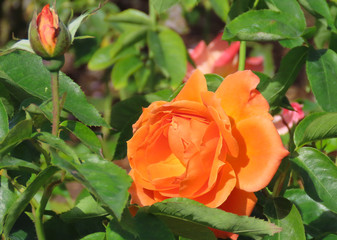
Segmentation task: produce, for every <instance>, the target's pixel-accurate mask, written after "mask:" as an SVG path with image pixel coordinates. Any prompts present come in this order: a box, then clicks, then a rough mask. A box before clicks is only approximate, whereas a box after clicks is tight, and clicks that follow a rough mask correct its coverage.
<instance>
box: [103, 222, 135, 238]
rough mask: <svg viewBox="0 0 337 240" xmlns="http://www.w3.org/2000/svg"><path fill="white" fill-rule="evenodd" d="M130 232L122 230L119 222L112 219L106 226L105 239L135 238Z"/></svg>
mask: <svg viewBox="0 0 337 240" xmlns="http://www.w3.org/2000/svg"><path fill="white" fill-rule="evenodd" d="M136 239H137V238H136V237H134V236H133V235H132V234H131V233H129V232H127V231H126V230H124V229H123V228H122V227H121V226H120V224H119V223H118V222H116V221H114V220H112V221H111V222H110V223H109V225H108V226H107V228H106V240H136Z"/></svg>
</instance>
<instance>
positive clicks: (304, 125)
mask: <svg viewBox="0 0 337 240" xmlns="http://www.w3.org/2000/svg"><path fill="white" fill-rule="evenodd" d="M327 138H337V113H327V112H319V113H312V114H310V115H309V116H307V117H305V118H304V119H303V120H302V121H301V122H300V123H299V124H298V126H297V127H296V129H295V133H294V142H295V145H296V146H297V147H301V146H303V145H304V144H306V143H309V142H314V141H318V140H322V139H327Z"/></svg>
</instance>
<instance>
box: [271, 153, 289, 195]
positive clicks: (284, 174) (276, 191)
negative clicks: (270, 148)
mask: <svg viewBox="0 0 337 240" xmlns="http://www.w3.org/2000/svg"><path fill="white" fill-rule="evenodd" d="M284 160H286V159H284ZM289 169H290V163H289V162H288V163H287V166H286V167H285V169H284V171H282V172H281V173H280V176H279V177H278V178H277V180H276V182H275V185H274V188H273V197H278V196H279V195H280V193H281V191H282V188H283V185H284V181H285V180H286V178H287V174H288V171H289Z"/></svg>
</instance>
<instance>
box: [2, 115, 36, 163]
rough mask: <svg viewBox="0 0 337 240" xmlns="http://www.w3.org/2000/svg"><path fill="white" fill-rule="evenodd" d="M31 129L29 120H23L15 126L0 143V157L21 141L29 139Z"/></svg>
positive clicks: (31, 125) (31, 124)
mask: <svg viewBox="0 0 337 240" xmlns="http://www.w3.org/2000/svg"><path fill="white" fill-rule="evenodd" d="M32 127H33V123H32V121H31V120H23V121H21V122H19V123H18V124H16V125H15V126H14V127H13V128H12V129H11V130H10V131H9V132H8V134H7V135H6V137H5V138H4V139H3V140H2V141H1V142H0V157H1V156H3V155H5V154H6V153H8V152H9V151H10V150H11V149H12V148H14V147H15V146H16V145H18V144H19V143H21V142H22V141H24V140H26V139H29V138H30V137H31V134H32Z"/></svg>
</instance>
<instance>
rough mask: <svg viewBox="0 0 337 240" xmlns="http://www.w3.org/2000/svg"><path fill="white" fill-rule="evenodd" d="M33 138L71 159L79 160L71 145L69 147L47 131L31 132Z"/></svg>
mask: <svg viewBox="0 0 337 240" xmlns="http://www.w3.org/2000/svg"><path fill="white" fill-rule="evenodd" d="M33 138H35V139H37V140H38V141H40V142H43V143H46V144H48V145H49V146H51V147H53V148H55V149H57V150H59V151H61V152H63V153H64V154H66V155H68V156H69V157H71V158H72V159H73V161H75V162H79V159H78V157H77V155H76V153H75V151H74V150H73V149H72V148H71V147H69V146H68V145H67V144H66V143H65V142H64V141H63V140H62V139H60V138H58V137H55V136H54V135H52V134H51V133H48V132H39V133H35V134H33Z"/></svg>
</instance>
